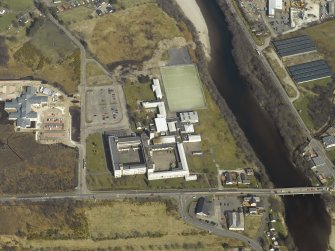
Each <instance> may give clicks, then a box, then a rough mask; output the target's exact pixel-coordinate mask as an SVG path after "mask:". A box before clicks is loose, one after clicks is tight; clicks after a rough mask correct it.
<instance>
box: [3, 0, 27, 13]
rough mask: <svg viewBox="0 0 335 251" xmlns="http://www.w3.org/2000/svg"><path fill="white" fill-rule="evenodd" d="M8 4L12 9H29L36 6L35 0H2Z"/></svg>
mask: <svg viewBox="0 0 335 251" xmlns="http://www.w3.org/2000/svg"><path fill="white" fill-rule="evenodd" d="M1 2H3V3H5V4H7V5H8V8H9V9H10V10H15V11H27V10H29V9H31V8H33V7H34V1H33V0H4V1H1Z"/></svg>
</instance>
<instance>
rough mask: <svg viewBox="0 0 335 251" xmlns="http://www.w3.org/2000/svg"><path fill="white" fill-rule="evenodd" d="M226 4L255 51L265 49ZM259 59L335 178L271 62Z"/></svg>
mask: <svg viewBox="0 0 335 251" xmlns="http://www.w3.org/2000/svg"><path fill="white" fill-rule="evenodd" d="M226 3H227V5H228V6H229V9H230V10H231V12H232V13H233V14H234V16H235V20H236V22H237V23H238V24H239V25H240V26H241V28H242V30H243V32H244V33H245V36H246V38H247V40H248V42H249V43H250V44H251V45H252V46H253V47H254V48H255V49H256V48H257V49H259V50H262V49H263V48H264V46H260V47H259V46H257V45H256V43H255V41H254V40H253V38H252V36H251V34H250V32H249V30H248V28H247V27H246V26H245V25H244V23H243V21H242V20H241V17H240V16H239V15H238V13H237V12H236V10H235V7H234V5H233V2H232V1H230V0H226ZM254 54H255V57H257V56H258V54H256V52H254ZM258 58H259V60H260V62H261V64H262V65H263V67H264V69H265V70H266V72H267V73H268V74H269V76H270V77H271V79H272V82H273V84H274V85H275V86H276V87H277V89H278V91H279V94H280V95H281V97H282V100H283V101H284V102H285V103H286V104H287V105H288V108H289V109H290V111H291V113H292V114H293V115H294V116H295V118H296V121H297V122H298V123H299V126H300V128H301V129H302V130H303V132H304V134H305V135H306V138H307V139H308V140H309V142H310V144H311V147H312V148H313V149H314V150H315V151H316V152H317V153H318V154H319V156H321V157H322V158H323V159H324V160H325V162H326V164H327V168H328V170H329V173H330V174H331V175H332V176H333V178H335V169H334V165H333V163H332V162H331V161H330V160H329V158H328V157H327V155H326V151H325V149H324V148H323V147H322V145H321V144H320V143H319V142H318V141H317V140H315V139H314V138H313V136H312V134H311V132H310V131H309V129H308V128H307V126H306V125H305V123H304V121H303V120H302V118H301V116H300V114H299V113H298V111H297V110H296V109H295V107H294V105H293V104H292V102H291V101H290V99H289V97H288V95H287V94H286V92H285V90H284V88H283V86H282V85H281V83H280V80H279V79H278V77H277V75H276V74H275V72H274V71H273V70H272V68H271V65H270V64H269V62H268V61H267V60H266V58H265V57H264V56H263V55H262V54H261V55H260V56H258Z"/></svg>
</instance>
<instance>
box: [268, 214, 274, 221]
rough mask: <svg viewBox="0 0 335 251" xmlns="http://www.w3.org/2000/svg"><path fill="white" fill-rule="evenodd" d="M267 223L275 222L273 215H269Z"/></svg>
mask: <svg viewBox="0 0 335 251" xmlns="http://www.w3.org/2000/svg"><path fill="white" fill-rule="evenodd" d="M269 221H270V222H276V219H275V218H274V217H273V214H269Z"/></svg>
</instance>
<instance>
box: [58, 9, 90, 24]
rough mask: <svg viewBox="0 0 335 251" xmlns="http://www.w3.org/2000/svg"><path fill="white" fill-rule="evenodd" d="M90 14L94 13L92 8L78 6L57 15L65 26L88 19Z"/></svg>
mask: <svg viewBox="0 0 335 251" xmlns="http://www.w3.org/2000/svg"><path fill="white" fill-rule="evenodd" d="M92 13H94V9H93V8H88V7H86V6H79V7H77V8H72V9H71V10H67V11H63V12H62V13H60V14H59V15H58V17H59V19H60V20H62V21H63V22H64V23H65V24H67V25H69V24H72V23H77V22H81V21H84V20H87V19H89V16H90V15H91V14H92Z"/></svg>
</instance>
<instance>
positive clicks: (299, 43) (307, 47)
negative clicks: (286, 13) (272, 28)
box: [272, 35, 316, 57]
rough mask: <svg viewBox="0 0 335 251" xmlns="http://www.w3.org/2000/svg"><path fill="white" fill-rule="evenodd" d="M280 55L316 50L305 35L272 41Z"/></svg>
mask: <svg viewBox="0 0 335 251" xmlns="http://www.w3.org/2000/svg"><path fill="white" fill-rule="evenodd" d="M272 43H273V45H274V47H275V49H276V52H277V54H278V55H279V56H280V57H287V56H293V55H298V54H303V53H308V52H312V51H316V47H315V45H314V43H313V41H312V40H311V39H310V38H309V37H308V36H306V35H304V36H299V37H293V38H288V39H282V40H277V41H273V42H272Z"/></svg>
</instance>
